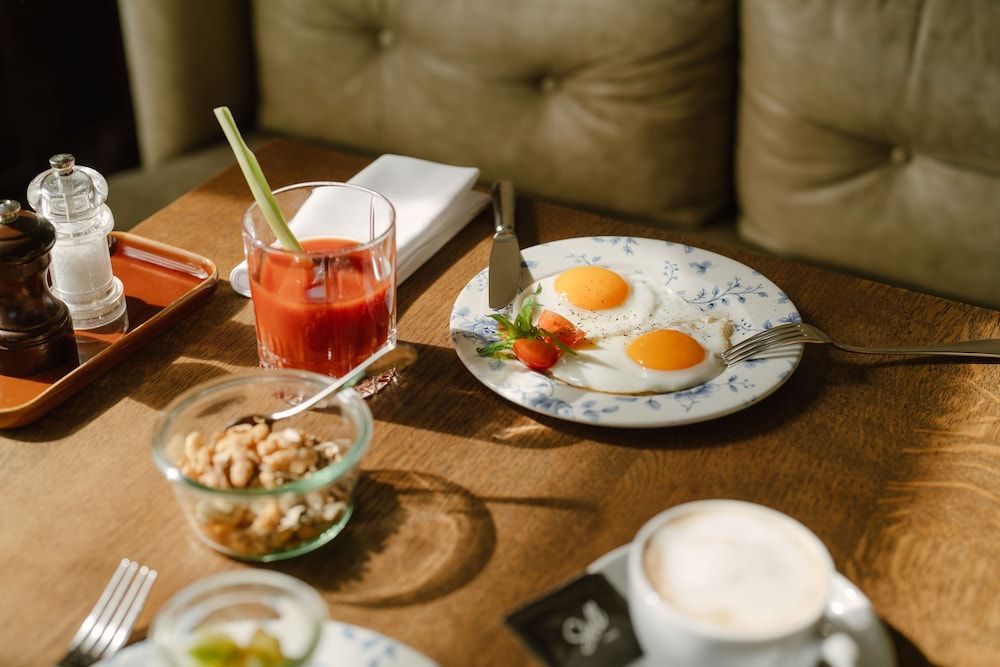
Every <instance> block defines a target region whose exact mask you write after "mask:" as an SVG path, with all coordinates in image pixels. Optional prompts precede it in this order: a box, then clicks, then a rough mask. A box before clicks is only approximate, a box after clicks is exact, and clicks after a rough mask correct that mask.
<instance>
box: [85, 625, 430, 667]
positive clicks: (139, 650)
mask: <svg viewBox="0 0 1000 667" xmlns="http://www.w3.org/2000/svg"><path fill="white" fill-rule="evenodd" d="M160 665H161V663H160V662H159V661H158V660H157V658H156V656H155V654H154V652H153V644H152V643H151V642H149V641H143V642H139V643H137V644H133V645H132V646H129V647H128V648H126V649H125V650H123V651H121V652H120V653H118V654H117V655H115V656H114V657H112V658H109V659H107V660H104V661H102V662H100V663H98V667H160ZM309 665H310V667H437V663H436V662H434V661H433V660H431V659H430V658H428V657H426V656H424V655H421V654H420V653H417V652H416V651H415V650H413V649H412V648H410V647H409V646H407V645H406V644H402V643H400V642H398V641H396V640H395V639H392V638H391V637H386V636H385V635H382V634H379V633H377V632H375V631H374V630H368V629H367V628H360V627H358V626H356V625H350V624H348V623H340V622H338V621H326V622H325V623H324V624H323V636H322V638H321V639H320V642H319V646H318V647H317V648H316V653H315V654H314V655H313V658H312V660H310V661H309Z"/></svg>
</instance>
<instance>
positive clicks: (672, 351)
mask: <svg viewBox="0 0 1000 667" xmlns="http://www.w3.org/2000/svg"><path fill="white" fill-rule="evenodd" d="M625 352H626V354H628V356H629V358H631V359H632V361H634V362H635V363H637V364H639V365H640V366H642V367H644V368H651V369H653V370H657V371H677V370H681V369H682V368H690V367H691V366H694V365H696V364H698V363H700V362H701V361H702V360H703V359H704V358H705V348H703V347H702V346H701V344H700V343H698V341H696V340H695V339H694V338H691V336H689V335H687V334H686V333H682V332H680V331H674V330H673V329H660V330H659V331H650V332H649V333H645V334H643V335H641V336H639V337H638V338H636V339H635V340H634V341H632V342H631V343H629V344H628V346H627V347H626V348H625Z"/></svg>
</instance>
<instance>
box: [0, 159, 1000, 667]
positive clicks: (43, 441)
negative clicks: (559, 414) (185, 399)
mask: <svg viewBox="0 0 1000 667" xmlns="http://www.w3.org/2000/svg"><path fill="white" fill-rule="evenodd" d="M260 158H261V162H262V164H263V166H264V169H265V171H266V172H267V173H268V174H269V176H270V178H271V183H272V185H273V186H274V187H277V186H281V185H285V184H288V183H293V182H298V181H306V180H316V179H338V180H342V179H346V178H348V177H350V176H351V175H352V174H353V173H355V172H356V171H357V170H358V169H360V168H361V167H362V166H363V164H364V161H363V160H361V159H358V158H353V157H347V156H344V155H340V154H336V153H331V152H326V151H321V150H317V149H313V148H305V147H302V146H298V145H295V144H291V143H286V142H277V143H273V144H270V145H269V146H267V147H266V148H265V149H263V150H262V151H261V152H260ZM249 202H250V195H249V192H248V190H247V188H246V185H245V183H244V182H243V179H242V177H241V176H240V174H239V172H238V171H237V170H235V169H231V170H229V171H228V172H226V173H224V174H223V175H221V176H219V177H218V178H216V179H214V180H212V181H209V182H208V183H207V184H205V185H204V186H202V187H200V188H198V189H197V190H195V191H194V192H192V193H190V194H188V195H186V196H184V197H182V198H181V199H179V200H177V201H176V202H175V203H173V204H171V205H170V206H168V207H167V208H165V209H164V210H162V211H160V212H159V213H157V214H156V215H154V216H153V217H151V218H150V219H149V220H147V221H145V222H144V223H142V224H141V225H140V226H139V227H137V228H136V229H135V231H136V232H137V233H139V234H143V235H146V236H149V237H151V238H154V239H158V240H162V241H166V242H169V243H172V244H174V245H177V246H180V247H183V248H186V249H189V250H191V251H194V252H197V253H200V254H204V255H206V256H208V257H210V258H212V259H213V260H215V261H216V262H217V263H218V265H219V269H220V275H222V276H227V275H228V272H229V269H230V268H232V266H233V265H235V264H236V262H237V261H239V260H240V259H241V258H242V251H241V241H240V234H239V220H240V217H241V214H242V212H243V210H244V209H245V208H246V206H247V205H248V203H249ZM518 225H519V235H520V237H521V241H522V246H530V245H534V244H536V243H544V242H547V241H552V240H555V239H560V238H566V237H572V236H581V235H592V234H606V233H612V234H616V235H633V236H652V237H658V238H664V239H677V238H679V237H677V236H675V235H674V234H671V233H668V232H665V231H661V230H658V229H654V228H647V227H641V226H639V225H635V224H627V223H624V222H620V221H617V220H611V219H608V218H602V217H598V216H596V215H591V214H587V213H581V212H577V211H573V210H570V209H566V208H559V207H556V206H552V205H548V204H542V203H537V202H531V201H528V200H524V199H522V200H521V201H520V202H519V221H518ZM489 230H490V223H489V215H488V214H486V213H484V214H482V215H480V216H479V218H477V219H476V220H475V221H474V222H473V223H472V224H470V225H469V226H468V227H467V228H466V229H465V230H464V231H463V232H462V233H460V234H459V235H458V236H457V237H456V238H455V239H454V240H452V241H451V242H450V243H449V244H448V245H447V246H446V247H445V248H444V249H443V250H442V251H441V252H440V253H438V254H437V255H436V256H435V257H434V258H433V259H432V260H431V261H429V262H428V263H427V264H426V265H425V266H424V267H423V268H421V269H420V270H419V271H418V272H417V273H416V274H415V275H414V276H413V277H412V278H410V280H408V281H407V282H406V283H405V284H404V285H403V286H402V287H401V288H400V289H399V333H400V338H401V339H402V340H404V341H408V342H411V343H413V344H415V345H416V346H417V347H418V348H419V350H420V359H419V361H418V363H417V365H415V366H414V367H412V368H410V369H408V370H407V371H405V372H404V374H403V375H402V378H401V380H400V382H399V385H398V386H396V387H394V388H392V389H391V391H387V392H384V393H383V394H381V395H379V396H377V397H376V398H375V399H373V400H372V401H371V408H372V411H373V412H374V414H375V417H376V420H377V424H376V435H375V440H374V444H373V447H372V449H371V452H370V453H369V455H368V457H367V459H366V460H365V461H364V463H363V468H364V469H365V471H366V476H365V478H364V482H363V485H362V487H361V490H360V498H359V502H358V511H357V513H356V515H355V516H354V518H353V519H352V521H351V524H350V525H349V527H348V529H347V530H346V532H345V533H344V534H343V535H341V537H339V538H338V539H337V540H336V541H335V543H333V544H331V545H329V546H328V547H326V548H324V549H321V550H320V551H318V552H316V553H314V554H311V555H309V556H305V557H302V558H299V559H297V560H293V561H291V562H285V563H282V564H278V565H276V566H273V567H274V569H277V570H280V571H283V572H288V573H290V574H293V575H295V576H298V577H301V578H303V579H305V580H306V581H308V582H309V583H311V584H312V585H313V586H315V587H316V588H318V589H319V590H320V591H321V592H322V594H323V596H324V597H325V598H326V600H327V602H328V603H329V606H330V614H331V616H332V617H333V618H336V619H341V620H344V621H347V622H351V623H355V624H359V625H364V626H368V627H371V628H374V629H376V630H379V631H381V632H384V633H387V634H389V635H392V636H394V637H397V638H399V639H400V640H402V641H404V642H406V643H408V644H411V645H412V646H414V647H416V648H417V649H419V650H420V651H422V652H424V653H426V654H427V655H429V656H431V657H433V658H435V659H436V660H438V661H440V662H441V663H442V664H443V665H449V666H450V665H467V664H476V665H505V666H507V665H517V664H526V663H527V664H531V663H532V659H531V658H530V657H529V654H528V653H527V652H526V651H525V650H524V649H523V648H522V646H521V645H520V644H519V642H518V640H517V639H516V638H515V636H514V635H513V634H512V633H511V632H510V631H508V630H507V629H506V627H505V626H504V621H503V619H504V616H505V614H506V613H507V612H509V611H511V610H513V609H514V608H516V607H518V606H519V605H521V604H522V603H523V602H525V601H526V600H528V599H530V598H532V597H533V596H536V595H537V594H539V593H541V592H543V591H545V590H547V589H549V588H550V587H552V586H554V585H556V584H558V583H559V582H561V581H563V580H565V579H566V578H567V577H570V576H572V575H574V574H575V573H578V572H580V571H581V570H582V569H583V568H584V567H585V566H586V565H587V564H588V563H590V562H591V561H593V560H594V559H595V558H597V557H598V556H600V555H601V554H603V553H605V552H607V551H608V550H610V549H612V548H614V547H617V546H618V545H620V544H623V543H625V542H627V541H629V539H630V538H631V537H632V536H633V534H634V533H635V532H636V530H637V529H638V528H639V526H640V525H642V523H643V522H645V521H646V519H648V518H649V517H650V516H652V515H653V514H655V513H657V512H659V511H660V510H662V509H664V508H666V507H669V506H670V505H674V504H676V503H680V502H684V501H688V500H692V499H697V498H712V497H726V498H740V499H746V500H751V501H754V502H759V503H764V504H767V505H770V506H772V507H775V508H777V509H779V510H781V511H783V512H787V513H789V514H791V515H792V516H794V517H796V518H798V519H799V520H801V521H802V522H803V523H805V524H806V525H807V526H809V527H810V528H811V529H812V530H813V531H815V532H816V533H817V534H818V535H819V536H820V537H821V538H822V539H823V540H824V541H825V542H826V544H827V545H828V546H829V548H830V550H831V552H832V553H833V556H834V558H835V560H836V563H837V566H838V567H839V568H840V570H841V571H842V572H844V573H845V574H846V575H847V576H848V577H850V578H851V579H852V580H854V581H855V582H856V583H858V584H859V585H860V586H861V588H862V589H863V590H864V591H865V592H866V593H867V594H868V595H869V596H870V597H871V598H872V600H873V601H874V603H875V606H876V607H877V609H878V611H879V612H880V613H881V614H882V616H883V618H884V619H885V620H886V622H887V623H888V624H889V625H890V626H891V627H892V629H893V634H894V636H895V638H896V641H897V648H898V649H899V651H900V652H901V654H902V656H903V658H904V660H903V664H920V663H921V661H923V660H925V659H926V660H929V661H930V662H933V663H945V664H967V665H973V664H978V665H996V664H1000V365H997V364H995V363H955V362H941V361H926V360H925V361H919V362H917V361H913V360H900V359H893V358H887V359H879V358H862V357H859V356H848V355H845V354H841V353H837V352H835V351H832V350H829V349H825V348H822V349H821V348H810V349H809V350H808V351H807V352H806V354H805V358H804V359H803V362H802V364H801V365H800V367H799V369H798V370H797V371H796V372H795V373H794V374H793V376H792V377H791V379H790V380H789V381H788V382H787V383H786V384H785V385H784V386H783V387H782V388H781V389H780V390H778V391H777V392H776V393H775V394H774V395H773V396H771V397H769V398H767V399H766V400H765V401H763V402H762V403H760V404H758V405H756V406H754V407H752V408H750V409H748V410H745V411H744V412H741V413H738V414H735V415H732V416H729V417H725V418H722V419H718V420H715V421H712V422H708V423H703V424H699V425H694V426H688V427H680V428H667V429H660V430H649V431H622V430H604V429H600V428H595V427H587V426H582V425H576V424H571V423H565V422H562V421H558V420H555V419H550V418H545V417H541V416H539V415H536V414H534V413H530V412H528V411H526V410H523V409H521V408H519V407H517V406H514V405H512V404H510V403H507V402H506V401H504V400H503V399H501V398H499V397H497V396H495V395H494V394H492V393H491V392H490V391H488V390H487V389H486V388H485V387H483V386H482V385H481V384H480V383H479V382H478V381H477V380H476V379H475V378H474V377H472V376H471V375H470V374H469V373H468V372H467V371H466V370H465V368H464V367H463V366H462V364H461V362H460V361H459V360H458V358H457V357H456V355H455V353H454V350H453V349H452V346H451V343H450V339H449V331H448V319H449V318H448V315H449V312H450V308H451V304H452V302H453V301H454V298H455V295H456V294H457V292H458V291H459V289H460V288H461V287H462V286H463V285H464V284H465V283H466V281H467V280H468V279H469V277H470V276H472V275H473V274H474V273H475V272H477V271H479V270H480V269H481V268H482V267H483V266H485V265H486V262H487V258H488V254H489V247H490V242H489V236H490V235H489ZM701 245H708V244H701ZM725 252H726V254H729V255H731V256H733V257H735V258H736V259H738V260H739V261H741V262H744V263H746V264H748V265H750V266H751V267H753V268H755V269H757V270H759V271H761V272H762V273H764V274H765V275H766V276H768V277H769V278H771V279H772V280H773V281H774V282H776V283H777V284H778V285H780V286H781V287H782V288H783V289H784V290H785V291H786V292H787V293H788V295H789V296H790V297H791V298H792V300H793V301H794V303H795V304H796V306H798V308H799V310H800V311H801V312H802V315H803V317H804V318H805V319H806V320H807V321H809V322H812V323H814V324H816V325H817V326H819V327H820V328H822V329H824V330H826V331H828V332H830V333H831V334H834V335H835V336H836V337H838V338H842V339H844V340H845V341H857V342H862V341H867V342H870V343H873V344H877V343H894V342H897V341H902V340H909V341H913V342H920V341H936V340H949V339H957V338H988V337H991V338H1000V313H998V312H996V311H991V310H985V309H980V308H975V307H972V306H968V305H963V304H960V303H955V302H952V301H946V300H943V299H938V298H934V297H930V296H925V295H922V294H917V293H914V292H909V291H906V290H903V289H897V288H893V287H888V286H886V285H881V284H877V283H873V282H868V281H865V280H860V279H857V278H852V277H848V276H844V275H840V274H836V273H830V272H826V271H821V270H818V269H814V268H809V267H806V266H803V265H801V264H797V263H794V262H789V261H783V260H779V259H772V258H768V257H762V256H757V255H752V254H748V253H745V252H737V251H734V250H725ZM256 364H257V357H256V349H255V343H254V329H253V320H252V315H251V310H250V303H249V302H248V301H247V300H246V299H244V298H242V297H240V296H237V295H236V294H235V293H234V292H233V291H232V290H231V289H230V288H229V285H228V284H227V283H224V282H223V283H221V284H220V285H219V287H218V289H217V291H216V292H215V294H214V296H213V297H212V298H211V300H210V302H209V303H207V304H205V305H203V306H201V307H200V308H199V309H198V310H197V311H196V312H195V313H194V314H192V315H190V316H189V317H187V318H186V319H184V320H183V321H181V322H180V323H179V324H177V325H176V326H175V327H174V328H173V329H172V330H170V331H169V332H168V333H167V334H165V335H163V336H162V337H160V338H158V339H157V340H156V341H155V342H154V343H152V344H150V345H149V346H148V347H146V348H145V349H143V350H141V351H140V352H138V353H137V354H135V355H134V356H133V357H131V359H130V361H128V362H127V364H125V365H123V366H121V367H119V368H117V369H115V370H113V371H112V372H110V373H108V374H107V375H106V376H105V377H103V378H102V379H100V380H99V381H97V382H95V383H94V384H93V385H91V386H90V387H89V388H87V389H86V390H84V391H83V392H81V393H80V394H79V395H77V396H76V397H75V398H73V399H71V400H69V401H68V402H67V403H65V404H64V405H63V406H61V407H59V408H58V409H57V410H56V411H55V412H54V413H52V414H50V415H48V416H46V417H44V418H43V419H41V420H40V421H38V422H37V423H35V424H33V425H30V426H27V427H24V428H20V429H16V430H12V431H8V432H5V433H3V437H2V438H0V507H2V511H3V515H2V516H3V518H2V520H0V547H2V550H0V594H2V596H3V598H2V599H3V602H2V609H3V622H2V623H0V664H2V665H12V666H13V665H41V664H50V663H51V662H52V661H54V660H55V659H57V658H58V657H59V656H60V655H61V653H62V649H63V648H64V646H65V644H66V642H67V641H68V640H69V638H70V637H71V636H72V634H73V632H74V631H75V629H76V627H77V626H78V624H79V623H80V621H81V620H82V618H83V616H84V615H85V613H86V611H87V610H88V609H89V608H90V606H91V605H92V604H93V602H94V600H95V599H96V598H97V595H98V593H99V592H100V590H101V589H102V588H103V586H104V583H105V582H106V580H107V578H108V577H109V576H110V574H111V572H112V571H113V570H114V568H115V565H116V564H117V562H118V560H119V559H120V558H122V557H123V556H128V557H131V558H134V559H137V560H139V561H142V562H144V563H147V564H149V565H150V566H152V567H154V568H156V569H157V570H159V573H160V578H159V580H158V581H157V583H156V585H155V587H154V589H153V592H152V595H151V598H150V601H149V603H148V605H147V607H146V610H145V611H144V612H143V615H142V617H141V618H140V621H139V624H138V626H137V628H138V631H139V633H140V636H141V633H142V632H144V631H145V628H146V627H147V626H148V624H149V622H150V620H151V619H152V617H153V615H154V613H155V612H156V610H157V609H158V608H159V607H160V606H161V605H162V604H163V603H164V602H165V601H166V599H167V598H168V597H169V596H171V595H172V594H174V593H175V592H177V591H178V590H180V589H181V588H183V587H184V586H187V585H188V584H190V583H191V582H193V581H195V580H196V579H199V578H201V577H204V576H206V575H209V574H212V573H215V572H219V571H222V570H229V569H236V568H242V567H248V566H247V565H244V564H241V563H238V562H235V561H231V560H228V559H226V558H224V557H222V556H220V555H218V554H216V553H215V552H213V551H210V550H209V549H207V548H205V547H203V546H202V545H201V544H200V543H198V542H197V541H196V540H195V538H194V537H193V536H192V535H191V534H190V532H189V530H188V528H187V526H186V525H185V524H184V520H183V518H182V516H181V514H180V512H179V511H178V507H177V505H176V503H175V502H174V499H173V496H172V493H171V490H170V488H169V487H168V485H167V483H166V481H164V480H163V479H162V478H161V477H160V475H159V473H158V472H157V471H156V469H155V468H154V466H153V463H152V461H151V459H150V444H149V443H150V431H151V428H152V425H153V422H154V421H155V419H156V418H157V416H158V414H159V412H160V410H161V409H162V408H163V407H164V406H165V405H166V403H167V402H168V401H170V400H171V399H172V398H173V397H175V396H176V395H177V394H178V393H180V392H182V391H184V390H185V389H187V388H188V387H190V386H192V385H194V384H196V383H199V382H202V381H205V380H207V379H210V378H215V377H219V376H221V375H225V374H229V373H232V372H234V371H239V370H241V369H247V368H252V367H254V366H256Z"/></svg>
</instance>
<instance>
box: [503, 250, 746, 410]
mask: <svg viewBox="0 0 1000 667" xmlns="http://www.w3.org/2000/svg"><path fill="white" fill-rule="evenodd" d="M536 292H537V304H538V307H537V308H536V309H535V319H536V321H537V318H538V316H539V315H540V314H541V312H542V311H543V310H551V311H553V312H555V313H558V314H559V315H562V316H563V317H565V318H566V319H567V320H569V321H570V322H572V323H573V324H574V325H575V326H576V327H577V328H579V329H582V330H583V331H584V332H585V333H586V334H587V344H585V345H584V346H583V347H581V348H580V349H577V350H576V352H577V354H575V355H571V354H564V355H562V357H561V358H560V360H559V361H558V362H557V363H556V364H555V365H554V366H553V367H552V368H551V369H550V371H549V372H550V373H551V374H552V376H553V377H556V378H558V379H560V380H562V381H563V382H566V383H567V384H572V385H575V386H578V387H582V388H586V389H593V390H597V391H605V392H611V393H626V394H647V393H663V392H669V391H680V390H682V389H687V388H689V387H693V386H696V385H699V384H702V383H704V382H706V381H708V380H710V379H711V378H713V377H715V376H716V375H718V374H719V373H720V372H721V371H722V369H723V368H724V365H723V364H722V362H721V360H720V359H719V354H721V353H722V351H723V350H725V349H726V348H728V347H729V334H730V332H731V330H732V323H731V322H730V321H729V320H728V319H725V318H720V317H716V316H707V315H706V314H705V313H703V312H702V310H701V309H700V308H698V307H697V306H695V305H693V304H690V303H688V302H687V301H685V300H684V299H682V298H681V297H680V296H679V295H678V294H676V293H675V292H673V291H671V290H670V289H668V288H667V287H665V286H663V285H660V284H659V283H657V282H656V281H654V280H651V279H650V278H648V277H646V276H644V275H642V274H640V273H636V272H631V273H630V272H619V271H613V270H611V269H608V268H604V267H600V266H580V267H576V268H572V269H569V270H567V271H564V272H562V273H560V274H558V275H555V276H550V277H548V278H544V279H542V280H539V281H538V282H536V283H535V284H533V285H532V286H531V287H529V289H527V290H525V291H524V292H523V293H522V295H521V296H520V297H519V298H518V299H517V300H515V304H514V305H515V307H516V308H517V309H520V307H521V305H522V304H523V301H524V299H525V298H527V296H528V295H530V294H534V293H536Z"/></svg>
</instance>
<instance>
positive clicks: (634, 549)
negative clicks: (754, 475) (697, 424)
mask: <svg viewBox="0 0 1000 667" xmlns="http://www.w3.org/2000/svg"><path fill="white" fill-rule="evenodd" d="M835 572H836V570H835V569H834V565H833V559H832V558H831V557H830V553H829V552H828V551H827V549H826V547H825V546H824V545H823V543H822V542H821V541H820V540H819V538H818V537H816V536H815V535H814V534H813V533H812V532H810V531H809V529H808V528H806V527H805V526H803V525H802V524H801V523H799V522H798V521H796V520H794V519H792V518H791V517H789V516H787V515H785V514H782V513H781V512H778V511H776V510H773V509H770V508H768V507H764V506H762V505H755V504H753V503H746V502H741V501H736V500H701V501H696V502H691V503H685V504H683V505H678V506H676V507H673V508H671V509H668V510H666V511H664V512H661V513H660V514H658V515H656V516H655V517H653V518H652V519H650V520H649V521H648V522H647V523H646V525H644V526H643V527H642V529H641V530H640V531H639V533H638V535H636V537H635V539H634V540H633V541H632V544H631V546H630V548H629V554H628V575H629V599H628V604H629V612H630V614H631V617H632V625H633V628H634V629H635V633H636V637H637V638H638V640H639V644H640V645H641V646H642V649H643V651H644V652H645V654H646V656H647V660H649V661H650V662H651V664H655V665H660V664H663V665H671V666H675V665H676V666H681V667H688V666H690V667H695V666H698V667H702V666H704V665H711V666H712V667H757V666H761V667H763V666H764V665H767V666H768V667H771V666H774V665H781V666H790V667H792V666H794V667H799V666H803V667H804V666H809V667H813V666H814V665H816V663H817V661H818V660H819V659H820V658H822V659H823V660H825V661H826V662H827V663H829V664H831V665H833V666H834V667H846V666H848V665H855V664H856V663H857V658H858V650H859V649H858V642H857V640H855V639H854V638H852V637H851V636H850V634H849V633H848V632H846V628H844V627H838V626H840V625H841V624H839V623H838V622H837V618H836V616H837V609H838V601H837V600H835V599H832V598H831V595H832V594H831V590H832V589H831V581H832V579H833V575H834V574H835ZM831 629H832V630H835V631H833V632H828V634H827V636H823V634H822V633H823V632H824V631H830V630H831Z"/></svg>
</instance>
